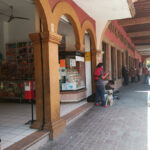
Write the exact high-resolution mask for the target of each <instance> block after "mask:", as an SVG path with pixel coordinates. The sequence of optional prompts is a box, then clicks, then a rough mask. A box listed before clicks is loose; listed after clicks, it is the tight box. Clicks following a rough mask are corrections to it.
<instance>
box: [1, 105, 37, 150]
mask: <svg viewBox="0 0 150 150" xmlns="http://www.w3.org/2000/svg"><path fill="white" fill-rule="evenodd" d="M30 119H31V107H30V104H15V103H0V138H1V140H2V148H3V149H4V148H6V147H8V146H10V145H11V144H13V143H15V142H17V141H19V140H21V139H23V138H24V137H26V136H28V135H30V134H31V133H33V132H35V131H36V130H34V129H30V128H29V125H25V123H26V122H27V121H29V120H30Z"/></svg>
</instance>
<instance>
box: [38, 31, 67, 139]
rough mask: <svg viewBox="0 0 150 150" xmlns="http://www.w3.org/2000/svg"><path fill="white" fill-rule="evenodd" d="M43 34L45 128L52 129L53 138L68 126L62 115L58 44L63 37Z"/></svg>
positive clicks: (55, 34)
mask: <svg viewBox="0 0 150 150" xmlns="http://www.w3.org/2000/svg"><path fill="white" fill-rule="evenodd" d="M41 35H42V39H43V61H44V62H43V68H44V95H45V126H44V129H46V130H50V133H51V138H52V139H54V138H55V137H57V136H58V135H59V134H60V133H61V132H62V131H63V130H64V129H65V126H66V122H65V120H63V119H62V118H61V117H60V88H59V63H58V44H60V42H61V38H62V37H61V36H60V35H58V34H57V33H54V32H44V33H42V34H41Z"/></svg>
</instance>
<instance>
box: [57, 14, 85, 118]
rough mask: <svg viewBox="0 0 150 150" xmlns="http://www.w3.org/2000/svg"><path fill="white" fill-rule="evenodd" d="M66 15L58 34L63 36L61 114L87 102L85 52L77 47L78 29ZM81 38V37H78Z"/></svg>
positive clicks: (62, 18) (60, 58)
mask: <svg viewBox="0 0 150 150" xmlns="http://www.w3.org/2000/svg"><path fill="white" fill-rule="evenodd" d="M72 22H73V20H70V19H69V18H68V17H67V16H66V15H63V16H61V18H60V20H59V24H58V34H59V35H61V36H62V41H61V44H60V45H59V46H58V52H59V66H60V68H59V74H60V79H59V81H60V95H61V96H60V102H61V105H60V116H64V115H66V114H67V113H69V112H71V111H73V110H74V109H76V108H77V107H79V106H81V105H83V104H85V101H83V99H85V98H86V94H85V61H84V53H83V52H80V51H79V50H78V49H77V48H76V43H77V41H78V40H79V39H77V35H76V34H75V33H76V29H75V28H74V26H73V24H72ZM78 38H79V37H78ZM68 103H70V104H68Z"/></svg>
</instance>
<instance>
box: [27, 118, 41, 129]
mask: <svg viewBox="0 0 150 150" xmlns="http://www.w3.org/2000/svg"><path fill="white" fill-rule="evenodd" d="M41 127H42V121H37V120H35V121H34V122H33V123H32V124H31V126H30V128H32V129H41Z"/></svg>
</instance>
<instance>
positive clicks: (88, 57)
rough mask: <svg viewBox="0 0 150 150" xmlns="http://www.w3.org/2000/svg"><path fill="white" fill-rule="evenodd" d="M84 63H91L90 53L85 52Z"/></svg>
mask: <svg viewBox="0 0 150 150" xmlns="http://www.w3.org/2000/svg"><path fill="white" fill-rule="evenodd" d="M85 61H91V52H85Z"/></svg>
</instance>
